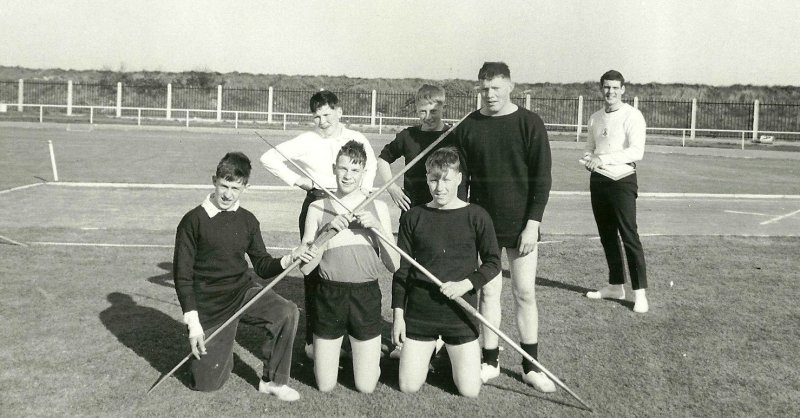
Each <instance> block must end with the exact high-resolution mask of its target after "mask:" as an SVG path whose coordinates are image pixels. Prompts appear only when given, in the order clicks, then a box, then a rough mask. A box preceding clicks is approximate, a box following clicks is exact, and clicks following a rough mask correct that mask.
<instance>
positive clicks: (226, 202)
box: [211, 176, 247, 210]
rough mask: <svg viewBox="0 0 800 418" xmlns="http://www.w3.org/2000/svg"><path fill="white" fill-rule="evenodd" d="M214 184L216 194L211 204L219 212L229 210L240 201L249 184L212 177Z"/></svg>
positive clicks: (212, 197)
mask: <svg viewBox="0 0 800 418" xmlns="http://www.w3.org/2000/svg"><path fill="white" fill-rule="evenodd" d="M211 180H212V181H213V182H214V194H213V195H212V196H211V203H213V204H214V206H216V207H217V209H219V210H228V209H230V208H231V207H233V205H235V204H236V202H238V201H239V196H241V195H242V192H244V190H245V189H246V188H247V184H245V183H244V181H243V179H238V180H235V181H233V180H225V179H223V178H219V177H217V176H213V177H211Z"/></svg>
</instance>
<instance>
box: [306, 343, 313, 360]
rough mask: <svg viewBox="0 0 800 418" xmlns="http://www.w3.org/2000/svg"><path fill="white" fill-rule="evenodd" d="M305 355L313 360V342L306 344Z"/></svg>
mask: <svg viewBox="0 0 800 418" xmlns="http://www.w3.org/2000/svg"><path fill="white" fill-rule="evenodd" d="M306 357H308V359H309V360H311V361H314V344H306Z"/></svg>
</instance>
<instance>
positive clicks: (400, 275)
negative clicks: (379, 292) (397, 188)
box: [392, 212, 414, 313]
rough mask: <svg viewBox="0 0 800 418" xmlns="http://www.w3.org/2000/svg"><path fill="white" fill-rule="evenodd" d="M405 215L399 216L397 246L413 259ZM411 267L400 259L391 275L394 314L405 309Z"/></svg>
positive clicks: (408, 227)
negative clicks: (398, 264) (397, 266)
mask: <svg viewBox="0 0 800 418" xmlns="http://www.w3.org/2000/svg"><path fill="white" fill-rule="evenodd" d="M406 215H407V212H406V213H404V214H402V215H401V216H400V226H399V227H398V229H397V246H398V247H399V248H400V250H402V251H403V252H405V253H406V254H408V255H410V256H411V257H414V248H413V246H412V244H411V230H410V226H409V222H408V217H407V216H406ZM411 267H412V266H411V263H409V262H408V261H406V260H405V259H400V267H399V268H398V269H397V271H395V272H394V274H393V275H392V309H393V310H394V312H397V310H398V309H399V310H400V313H402V311H403V309H405V307H406V289H407V283H408V275H409V273H410V271H411Z"/></svg>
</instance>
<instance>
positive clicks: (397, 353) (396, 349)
mask: <svg viewBox="0 0 800 418" xmlns="http://www.w3.org/2000/svg"><path fill="white" fill-rule="evenodd" d="M402 352H403V349H402V348H400V346H399V345H396V346H395V347H394V350H392V352H391V353H389V358H391V359H395V360H400V354H401V353H402Z"/></svg>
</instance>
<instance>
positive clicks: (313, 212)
mask: <svg viewBox="0 0 800 418" xmlns="http://www.w3.org/2000/svg"><path fill="white" fill-rule="evenodd" d="M366 160H367V153H366V150H365V149H364V146H363V145H362V144H360V143H358V142H356V141H350V142H348V143H346V144H344V146H342V148H341V149H340V150H339V153H338V156H337V157H336V164H334V166H333V172H334V173H335V176H336V182H337V186H338V187H337V189H336V192H335V194H336V197H337V198H338V199H339V201H340V202H341V203H342V204H344V205H346V206H347V207H343V206H342V204H340V203H339V202H337V201H334V200H333V199H331V198H326V199H322V200H317V201H315V202H313V203H312V204H311V206H310V207H309V210H308V216H307V217H306V227H305V234H304V235H303V242H304V243H312V242H314V240H315V239H316V238H317V237H318V236H319V235H320V234H322V233H324V232H325V231H326V230H327V229H328V228H333V229H335V230H337V231H339V232H338V233H337V234H336V235H335V236H334V237H333V238H331V239H330V240H329V241H328V242H327V243H326V245H325V246H324V248H322V249H321V250H322V251H323V252H322V254H321V257H318V259H319V260H318V261H319V266H318V269H319V275H320V279H321V280H320V282H319V286H318V288H317V292H316V294H315V296H314V301H313V303H314V315H315V316H314V318H312V319H313V321H314V340H313V341H314V345H313V347H314V376H315V377H316V380H317V387H318V388H319V390H320V391H322V392H329V391H331V390H333V389H334V388H335V387H336V381H337V379H338V375H339V356H340V349H341V347H342V342H343V340H344V336H345V335H348V336H349V340H350V347H351V348H352V350H353V352H352V356H353V375H354V380H355V385H356V389H357V390H358V391H360V392H364V393H371V392H372V391H373V390H375V386H376V385H377V383H378V377H379V376H380V358H381V327H382V325H383V319H382V317H381V289H380V286H379V285H378V277H379V276H381V275H384V274H386V269H388V270H389V271H390V272H394V271H395V270H396V269H397V265H398V262H399V261H398V257H399V255H398V254H397V253H396V251H394V250H393V249H392V248H391V247H389V246H387V244H386V243H385V242H383V241H382V240H380V239H379V238H378V237H377V236H376V235H375V232H374V231H372V230H371V229H376V230H377V231H379V232H380V234H381V235H383V236H384V237H391V236H392V226H391V221H390V219H389V208H388V207H387V206H386V204H385V203H384V202H382V201H379V200H373V201H372V203H371V204H370V205H367V207H366V208H364V210H363V211H361V212H360V213H357V214H356V219H355V220H354V221H352V222H351V221H350V219H351V217H350V214H349V209H352V208H355V207H357V206H358V205H359V204H361V202H363V201H364V199H366V198H367V194H366V193H365V192H364V191H363V189H362V187H361V182H362V179H363V177H364V168H365V164H366ZM389 239H391V238H389ZM313 267H314V264H313V263H312V264H309V265H307V266H306V267H305V268H313Z"/></svg>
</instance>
